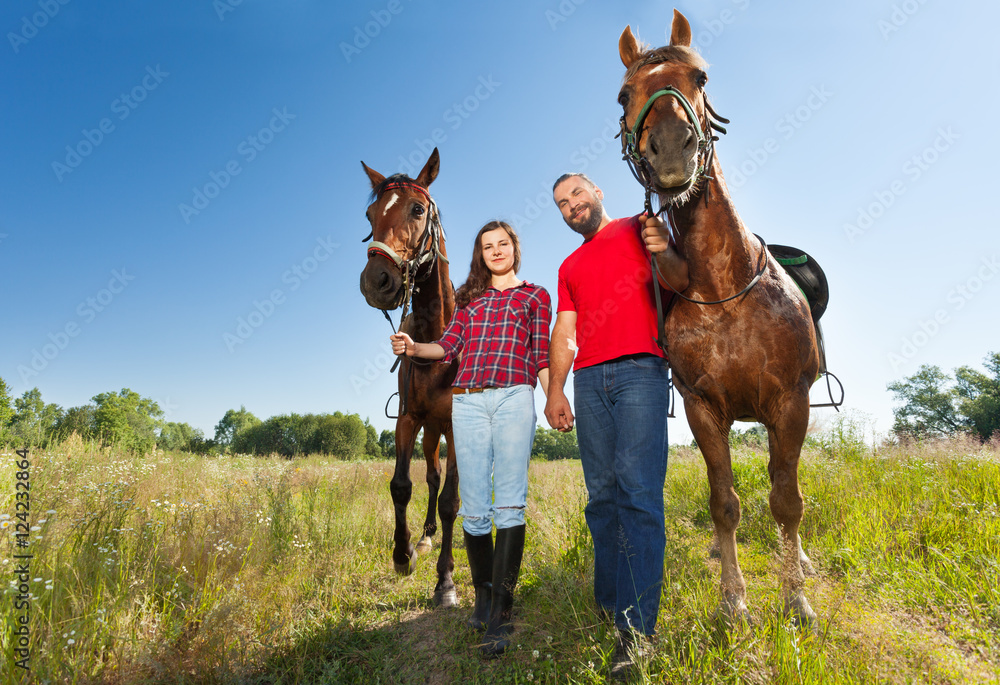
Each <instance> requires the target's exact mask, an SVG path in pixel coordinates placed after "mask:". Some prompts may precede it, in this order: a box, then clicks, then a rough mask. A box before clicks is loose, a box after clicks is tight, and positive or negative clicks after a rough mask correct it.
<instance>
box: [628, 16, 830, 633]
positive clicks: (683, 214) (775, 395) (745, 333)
mask: <svg viewBox="0 0 1000 685" xmlns="http://www.w3.org/2000/svg"><path fill="white" fill-rule="evenodd" d="M690 45H691V27H690V25H689V24H688V22H687V19H685V18H684V16H683V15H682V14H681V13H680V12H678V11H677V10H674V18H673V23H672V25H671V35H670V44H669V45H667V46H666V47H662V48H657V49H649V48H648V47H647V46H641V45H640V44H639V43H638V41H637V40H636V37H635V36H634V35H633V34H632V30H631V27H626V28H625V30H624V31H623V32H622V35H621V38H620V39H619V42H618V50H619V54H620V56H621V59H622V62H623V63H624V64H625V67H626V69H627V71H626V73H625V78H624V81H623V85H622V87H621V90H620V92H619V95H618V101H619V103H620V104H621V105H622V107H623V109H624V115H623V116H622V119H621V124H622V137H623V139H624V140H623V151H624V152H625V157H626V160H628V161H629V164H630V166H631V167H632V170H633V172H634V173H635V174H636V177H637V179H638V180H639V181H640V183H642V184H643V185H644V186H645V187H646V190H647V200H648V197H649V193H650V192H653V193H655V194H656V195H657V196H658V198H659V204H660V207H661V208H662V210H661V211H662V212H664V213H665V215H666V218H667V219H668V223H670V224H671V225H672V230H673V232H674V239H675V241H676V244H677V249H678V251H679V252H680V253H681V255H682V256H683V257H684V258H685V259H686V261H687V263H688V268H689V276H690V285H689V286H688V288H687V289H686V290H685V291H684V293H683V294H682V297H680V298H677V302H676V305H675V306H674V307H673V308H672V309H671V310H670V311H669V313H668V314H667V319H666V325H665V330H664V335H665V340H666V344H667V351H668V353H669V358H670V366H671V368H672V370H673V378H674V383H675V384H676V385H677V388H678V390H679V391H680V393H681V396H682V397H683V398H684V409H685V412H686V414H687V419H688V424H689V425H690V426H691V431H692V433H694V437H695V440H696V441H697V443H698V447H699V448H700V449H701V452H702V455H703V456H704V458H705V464H706V466H707V468H708V479H709V485H710V488H711V495H710V497H709V507H710V509H711V512H712V520H713V521H714V523H715V533H716V537H717V539H718V544H719V548H720V553H721V565H722V580H721V591H722V604H721V610H722V612H723V615H724V616H726V617H733V616H742V615H745V614H746V611H747V608H746V602H745V599H746V582H745V581H744V580H743V574H742V572H741V571H740V565H739V561H738V560H737V553H736V527H737V525H738V524H739V521H740V498H739V497H738V496H737V494H736V491H735V490H734V489H733V470H732V462H731V458H730V453H729V440H728V436H729V431H730V429H731V428H732V425H733V421H737V420H757V421H759V422H760V423H762V424H764V426H765V427H766V428H767V435H768V448H769V452H770V460H769V462H768V467H767V470H768V475H769V476H770V480H771V493H770V498H769V499H770V506H771V513H772V514H773V516H774V518H775V520H776V521H777V523H778V528H779V531H780V535H781V543H782V545H781V546H782V550H781V554H782V597H783V600H784V610H785V612H786V613H787V614H790V615H791V616H792V618H793V619H794V620H796V621H797V622H798V623H800V624H812V623H813V622H814V621H815V618H816V614H815V613H814V612H813V610H812V609H811V607H810V606H809V602H808V601H807V600H806V598H805V595H804V594H803V589H802V588H803V582H804V578H803V571H802V567H803V565H805V564H808V559H806V558H804V555H803V554H802V550H801V545H800V542H799V536H798V532H799V522H800V521H801V519H802V493H801V492H800V491H799V482H798V465H799V453H800V452H801V449H802V442H803V440H804V439H805V435H806V428H807V426H808V423H809V388H810V386H811V385H812V383H813V382H814V381H815V380H816V377H817V371H818V369H819V364H820V357H819V351H818V348H817V343H816V335H815V332H814V329H813V323H812V319H811V317H810V313H809V307H808V305H807V303H806V300H805V298H804V297H803V296H802V294H801V293H800V292H799V290H798V289H797V288H796V286H795V284H794V283H793V282H792V280H791V279H790V278H789V277H788V276H787V275H786V274H785V271H784V269H783V268H782V267H781V266H779V264H778V263H777V261H775V259H774V257H773V256H771V255H770V254H769V252H768V251H767V248H766V245H764V243H763V241H762V240H760V239H759V238H757V237H755V236H754V235H753V234H752V233H750V232H749V231H748V230H747V229H746V228H745V227H744V225H743V222H742V221H741V220H740V217H739V215H738V214H737V213H736V209H735V208H734V207H733V203H732V200H731V199H730V196H729V191H728V189H727V187H726V183H725V181H724V180H723V177H722V170H721V168H720V165H719V161H718V160H717V159H716V158H715V155H714V142H715V140H717V138H716V137H714V136H713V133H712V129H715V130H718V131H721V132H725V129H724V128H722V127H721V126H720V125H719V123H718V122H720V121H721V122H723V123H728V122H727V121H726V120H725V119H722V117H719V116H718V115H717V114H715V112H714V110H712V107H711V105H710V104H709V103H708V99H707V96H706V94H705V84H706V83H707V81H708V76H707V74H706V73H705V70H706V68H707V65H706V63H705V61H704V60H703V59H702V58H701V57H700V56H699V55H698V54H697V53H696V52H695V51H693V50H691V49H690ZM648 204H649V203H648V202H647V205H648Z"/></svg>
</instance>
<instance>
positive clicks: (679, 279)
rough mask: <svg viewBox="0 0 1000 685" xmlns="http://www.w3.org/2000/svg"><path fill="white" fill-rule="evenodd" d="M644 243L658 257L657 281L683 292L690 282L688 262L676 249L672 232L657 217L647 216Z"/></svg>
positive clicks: (643, 231) (644, 227)
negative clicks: (671, 237)
mask: <svg viewBox="0 0 1000 685" xmlns="http://www.w3.org/2000/svg"><path fill="white" fill-rule="evenodd" d="M642 241H643V242H644V243H645V244H646V249H647V250H649V253H650V254H652V255H653V256H654V257H656V270H657V272H658V275H657V280H659V282H660V285H662V286H663V287H664V288H669V289H670V290H675V291H677V292H683V291H684V290H685V289H686V288H687V287H688V285H689V284H690V281H689V280H688V265H687V262H685V261H684V259H683V258H682V257H681V256H680V255H679V254H678V253H677V250H676V249H674V244H673V241H672V240H671V239H670V231H668V230H667V227H666V226H665V225H664V224H663V222H662V221H660V218H659V217H657V216H647V217H646V222H645V225H644V226H643V229H642Z"/></svg>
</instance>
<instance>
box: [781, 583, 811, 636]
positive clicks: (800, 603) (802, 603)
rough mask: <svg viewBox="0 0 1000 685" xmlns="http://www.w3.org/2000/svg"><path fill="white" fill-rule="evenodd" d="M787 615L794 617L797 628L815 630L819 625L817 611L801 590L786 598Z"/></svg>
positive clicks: (785, 609) (793, 621)
mask: <svg viewBox="0 0 1000 685" xmlns="http://www.w3.org/2000/svg"><path fill="white" fill-rule="evenodd" d="M784 613H785V616H786V617H788V618H790V619H792V623H793V624H794V625H795V626H796V627H797V628H808V629H811V630H813V631H814V632H815V630H816V627H817V623H818V621H817V618H816V612H815V611H813V609H812V607H811V606H809V600H807V599H806V596H805V595H803V594H802V593H801V592H800V593H798V594H797V595H795V596H794V597H792V598H791V599H786V600H785V607H784Z"/></svg>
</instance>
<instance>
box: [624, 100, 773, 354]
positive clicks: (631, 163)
mask: <svg viewBox="0 0 1000 685" xmlns="http://www.w3.org/2000/svg"><path fill="white" fill-rule="evenodd" d="M668 95H669V96H670V97H673V98H674V99H676V100H677V102H678V103H679V104H680V106H681V108H682V109H683V110H684V112H685V114H687V117H688V120H689V121H690V122H691V125H692V126H694V129H695V133H696V134H697V136H698V169H697V171H695V173H694V177H693V179H692V181H691V186H690V187H692V188H694V187H697V186H698V184H699V183H701V182H702V181H703V180H706V179H707V180H711V179H712V178H713V177H712V176H709V175H708V172H709V170H710V169H711V168H712V162H713V160H714V159H715V142H716V141H717V140H719V137H718V136H717V135H714V134H711V135H710V131H709V129H714V130H715V131H718V132H719V133H726V129H725V127H723V126H722V125H721V124H728V123H729V119H726V118H725V117H722V116H720V115H719V114H718V112H716V111H715V110H714V109H713V108H712V105H711V103H710V102H709V101H708V95H707V94H705V93H702V104H703V105H704V106H705V126H702V123H701V121H700V120H699V119H698V114H697V112H695V111H694V107H692V106H691V102H690V101H689V100H688V99H687V97H686V96H685V95H684V93H682V92H681V91H680V90H678V89H677V88H675V87H674V86H672V85H668V86H666V87H664V88H661V89H660V90H657V91H656V92H655V93H653V94H652V95H650V96H649V99H647V100H646V103H645V104H644V105H643V106H642V109H640V110H639V115H638V116H637V117H636V119H635V123H634V124H633V125H632V128H631V129H629V126H628V122H626V121H625V113H624V112H623V113H622V116H621V119H620V120H619V124H620V126H621V131H620V132H619V134H618V135H619V136H621V139H622V159H624V160H625V162H626V163H627V164H628V168H629V170H631V172H632V175H633V176H635V180H636V181H638V182H639V183H640V184H641V185H642V187H643V189H644V191H645V194H646V197H645V212H646V215H647V216H654V213H653V202H652V199H651V198H652V195H653V181H652V174H651V173H650V168H651V166H650V164H649V160H647V159H646V158H645V157H644V156H643V155H642V154H641V153H640V152H639V141H640V140H641V139H642V132H643V131H644V130H645V129H644V128H643V124H644V123H645V122H646V117H647V116H648V115H649V111H650V110H651V109H652V108H653V104H654V103H655V102H656V101H657V100H658V99H660V98H661V97H664V96H668ZM720 122H721V123H720ZM709 187H710V186H706V187H705V193H704V196H705V203H706V204H707V203H708V197H709ZM673 210H674V204H673V203H672V202H668V203H667V204H665V205H663V206H662V207H660V210H659V211H658V212H656V216H659V215H661V214H663V215H664V216H666V218H667V226H668V228H669V229H670V232H671V233H672V234H673V235H674V236H676V235H678V233H677V229H676V225H677V224H676V221H675V220H674V216H673ZM754 237H756V238H757V240H759V241H760V245H761V252H760V259H759V260H758V261H759V264H758V266H757V271H756V273H755V274H754V277H753V278H752V279H751V281H750V283H748V284H747V286H746V287H745V288H743V289H742V290H740V291H739V292H738V293H736V294H735V295H731V296H729V297H726V298H724V299H721V300H711V301H710V300H696V299H694V298H691V297H688V296H687V295H684V294H683V293H681V292H680V291H678V290H677V289H676V288H674V287H673V286H670V282H669V281H667V279H666V278H664V277H663V274H662V273H660V268H659V267H658V266H657V264H656V258H655V256H654V255H652V254H651V255H650V256H649V265H650V268H651V269H652V270H653V271H654V272H655V273H656V274H657V275H658V276H659V278H660V280H662V281H663V282H664V283H666V284H667V285H668V286H670V289H671V290H673V291H674V293H676V295H677V296H678V297H680V298H681V299H682V300H686V301H687V302H691V303H692V304H700V305H714V304H722V303H723V302H729V301H730V300H735V299H736V298H738V297H741V296H742V295H745V294H746V293H747V292H749V291H750V289H751V288H753V287H754V286H755V285H757V282H758V281H760V278H761V276H763V275H764V271H765V270H766V269H767V243H765V242H764V239H763V238H761V237H760V236H759V235H757V234H756V233H755V234H754ZM653 292H654V294H655V297H656V316H657V339H656V344H657V345H658V346H659V347H660V349H662V350H663V351H664V353H666V351H667V345H666V341H664V340H663V322H664V312H663V302H662V299H661V297H660V289H659V288H655V287H654V288H653Z"/></svg>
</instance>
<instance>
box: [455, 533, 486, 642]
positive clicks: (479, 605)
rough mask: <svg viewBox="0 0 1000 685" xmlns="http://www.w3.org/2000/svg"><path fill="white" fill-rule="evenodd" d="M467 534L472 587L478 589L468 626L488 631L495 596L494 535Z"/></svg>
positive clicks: (466, 544)
mask: <svg viewBox="0 0 1000 685" xmlns="http://www.w3.org/2000/svg"><path fill="white" fill-rule="evenodd" d="M462 532H463V533H465V551H466V552H467V553H468V555H469V569H470V570H471V571H472V586H473V587H474V588H475V589H476V605H475V607H474V608H473V609H472V616H470V617H469V620H468V621H466V625H468V626H469V627H470V628H472V629H473V630H475V631H477V632H480V633H481V632H483V631H484V630H486V622H487V621H489V620H490V600H491V599H492V595H493V584H492V583H491V582H490V581H491V580H492V579H493V533H492V532H489V533H487V534H486V535H472V534H470V533H469V531H467V530H465V529H463V530H462Z"/></svg>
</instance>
